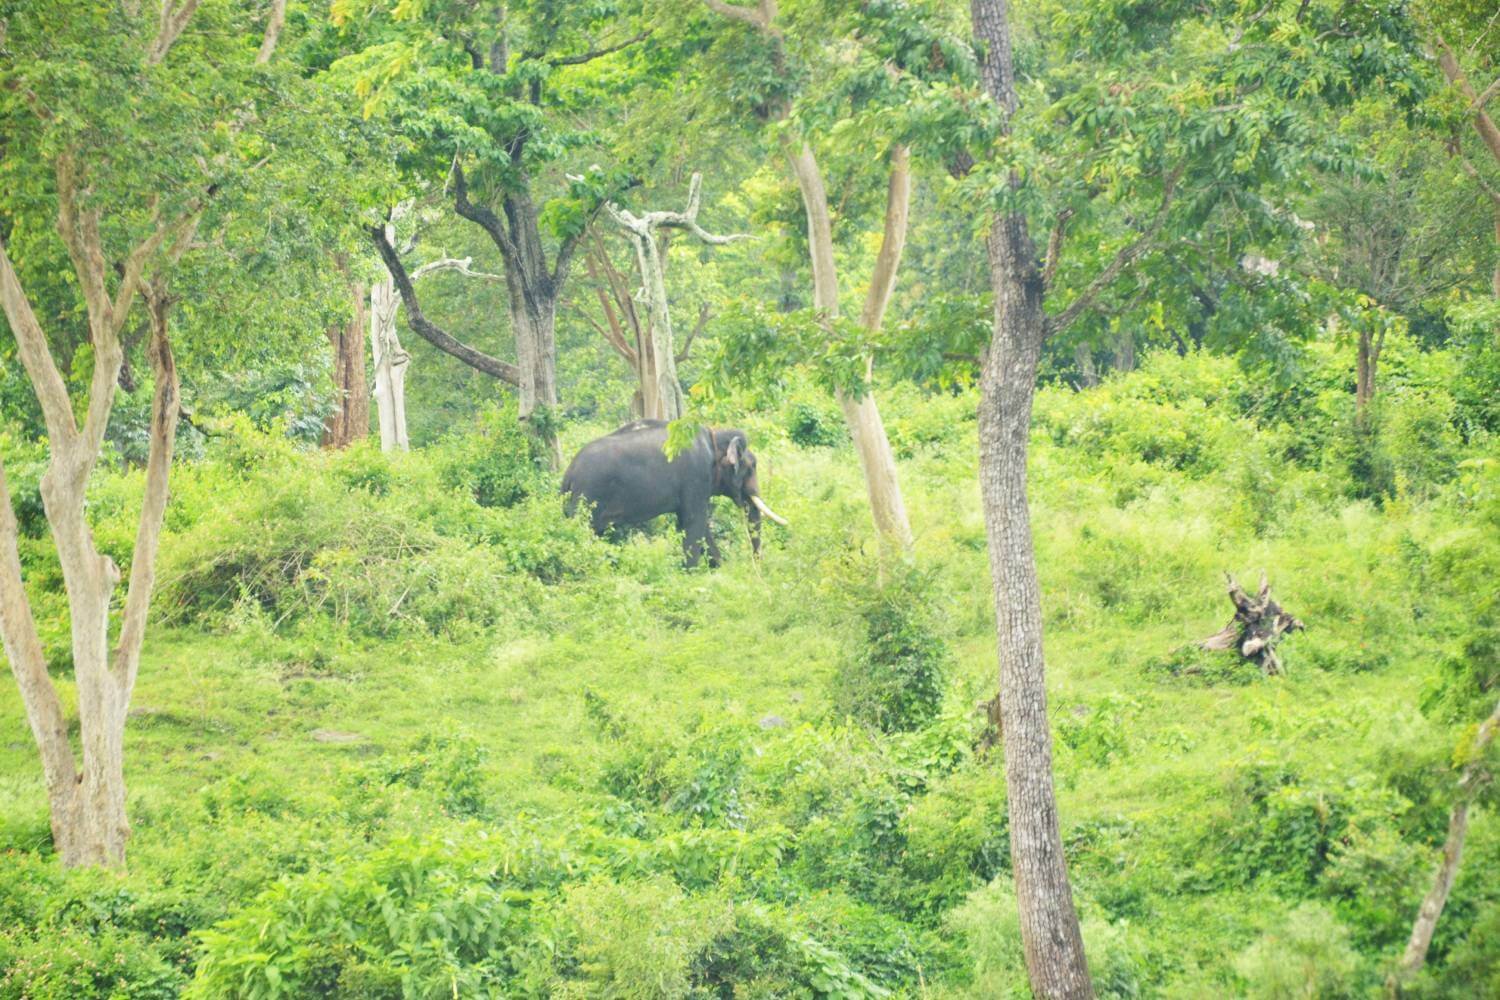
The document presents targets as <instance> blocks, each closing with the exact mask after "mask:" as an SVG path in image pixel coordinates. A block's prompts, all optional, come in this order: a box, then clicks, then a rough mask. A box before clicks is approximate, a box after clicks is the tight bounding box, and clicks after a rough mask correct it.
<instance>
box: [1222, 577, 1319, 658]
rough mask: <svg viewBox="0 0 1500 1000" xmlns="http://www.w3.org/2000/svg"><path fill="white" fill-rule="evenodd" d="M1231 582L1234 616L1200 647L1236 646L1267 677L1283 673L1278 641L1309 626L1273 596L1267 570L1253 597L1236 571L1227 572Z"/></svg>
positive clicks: (1228, 579) (1224, 648)
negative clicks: (1290, 613)
mask: <svg viewBox="0 0 1500 1000" xmlns="http://www.w3.org/2000/svg"><path fill="white" fill-rule="evenodd" d="M1224 579H1225V580H1226V581H1228V583H1229V599H1230V601H1232V602H1234V617H1233V618H1231V619H1229V623H1228V624H1227V625H1225V626H1224V627H1223V628H1221V629H1220V630H1219V631H1217V632H1215V633H1214V634H1213V635H1211V636H1209V637H1208V638H1207V639H1204V640H1202V641H1200V642H1199V643H1198V648H1199V649H1206V650H1228V649H1236V650H1238V651H1239V654H1240V655H1241V656H1243V657H1244V658H1245V659H1247V660H1253V661H1254V662H1255V663H1256V664H1257V665H1258V666H1259V667H1260V668H1261V670H1263V671H1265V673H1266V676H1268V677H1269V676H1274V675H1276V674H1280V673H1282V672H1283V667H1282V663H1281V658H1280V657H1279V656H1277V655H1276V643H1278V642H1279V641H1281V637H1282V636H1283V635H1285V634H1286V633H1288V632H1295V631H1297V630H1298V629H1303V628H1306V627H1307V626H1305V625H1303V624H1302V622H1301V621H1300V620H1298V619H1297V618H1294V617H1292V616H1291V615H1289V614H1287V612H1286V611H1285V610H1283V609H1282V607H1281V605H1279V604H1277V603H1276V601H1275V600H1273V599H1272V597H1271V585H1270V584H1269V583H1268V582H1267V581H1266V574H1265V571H1264V570H1262V571H1261V574H1260V590H1259V592H1257V593H1256V595H1255V596H1254V597H1253V598H1252V597H1251V596H1250V595H1249V594H1247V593H1245V589H1244V588H1243V587H1241V586H1240V585H1239V583H1238V582H1236V581H1235V578H1234V576H1233V575H1232V574H1229V573H1225V574H1224Z"/></svg>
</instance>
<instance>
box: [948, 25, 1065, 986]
mask: <svg viewBox="0 0 1500 1000" xmlns="http://www.w3.org/2000/svg"><path fill="white" fill-rule="evenodd" d="M1007 6H1008V5H1007V3H1006V0H972V6H971V15H972V17H973V23H974V34H975V36H976V38H977V39H978V40H979V41H980V42H981V43H982V44H983V45H984V47H985V49H986V51H985V53H984V60H983V62H982V64H981V75H982V77H983V79H984V82H985V86H986V89H987V90H988V91H989V93H990V96H991V97H992V98H993V99H994V100H995V103H996V104H998V105H999V106H1000V107H1001V109H1002V110H1003V111H1004V112H1005V113H1006V114H1007V116H1009V115H1012V114H1014V113H1015V108H1016V93H1015V75H1014V70H1013V68H1012V63H1011V48H1010V25H1009V20H1008V18H1009V12H1008V9H1007ZM1011 183H1012V184H1018V183H1019V181H1018V180H1017V179H1016V178H1014V177H1012V180H1011ZM987 249H988V252H989V262H990V282H991V285H992V286H993V288H994V293H995V320H994V323H995V328H994V334H993V337H992V340H991V343H990V347H989V350H988V352H987V354H986V357H985V361H984V366H983V368H982V369H981V373H980V404H979V483H980V496H981V500H982V503H983V506H984V517H985V530H986V534H987V537H988V540H989V553H990V574H991V577H992V578H993V583H994V592H995V628H996V638H997V645H998V650H999V660H1000V715H1001V719H1002V722H1003V725H1002V738H1003V741H1004V747H1005V782H1006V797H1007V802H1008V806H1009V818H1008V822H1009V826H1010V843H1011V867H1012V870H1013V872H1014V878H1015V886H1016V900H1017V903H1018V906H1019V910H1020V917H1021V945H1022V949H1023V951H1024V953H1025V956H1026V970H1027V975H1028V978H1029V979H1030V982H1031V989H1032V991H1033V993H1035V994H1036V996H1038V997H1041V998H1045V1000H1054V998H1086V997H1092V996H1093V995H1094V990H1093V985H1092V983H1091V982H1090V979H1089V971H1088V963H1087V960H1086V959H1085V957H1084V952H1083V938H1082V935H1081V933H1080V931H1079V927H1078V915H1077V912H1076V911H1075V909H1074V907H1073V893H1072V890H1071V888H1070V887H1069V885H1068V873H1067V864H1066V861H1065V859H1064V857H1063V848H1062V836H1061V833H1060V831H1059V827H1058V817H1057V799H1056V795H1055V793H1054V790H1053V785H1052V734H1051V730H1050V729H1049V727H1048V721H1047V684H1046V663H1045V660H1044V657H1043V650H1042V609H1041V590H1040V587H1039V585H1038V582H1037V575H1036V555H1035V552H1034V551H1033V548H1032V538H1031V515H1030V509H1029V507H1028V505H1027V496H1026V457H1027V448H1028V443H1029V439H1030V433H1031V404H1032V398H1033V395H1034V394H1035V391H1036V375H1037V366H1038V363H1039V361H1040V358H1041V350H1042V342H1043V340H1044V339H1045V337H1046V331H1047V317H1046V313H1045V311H1044V310H1043V304H1042V303H1043V282H1042V276H1041V272H1040V270H1039V268H1038V264H1037V254H1036V248H1035V246H1034V245H1033V244H1032V241H1031V237H1030V235H1029V233H1028V232H1027V228H1026V219H1025V217H1024V216H1022V215H1009V216H1003V217H999V218H997V219H996V220H995V221H994V223H993V225H992V227H991V229H990V235H989V239H988V244H987Z"/></svg>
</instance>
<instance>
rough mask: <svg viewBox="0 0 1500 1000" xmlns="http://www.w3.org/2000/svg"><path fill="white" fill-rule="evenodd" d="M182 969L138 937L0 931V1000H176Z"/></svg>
mask: <svg viewBox="0 0 1500 1000" xmlns="http://www.w3.org/2000/svg"><path fill="white" fill-rule="evenodd" d="M183 981H184V977H183V974H182V972H181V971H180V970H178V969H177V968H175V967H173V966H172V965H171V964H170V963H169V962H167V961H166V960H165V959H164V958H162V957H161V956H160V955H158V954H157V953H156V952H155V951H153V950H152V949H151V947H150V946H149V944H148V943H147V942H146V941H145V940H143V939H142V938H141V937H139V936H138V935H132V934H123V933H121V932H119V931H116V930H114V929H111V928H107V927H106V928H102V929H97V930H83V929H80V928H75V927H70V926H64V927H61V928H57V929H49V930H48V931H47V932H46V933H43V934H40V935H38V936H36V937H30V936H29V935H27V933H26V932H25V931H24V930H23V929H21V928H12V929H6V930H0V1000H91V998H94V997H97V998H99V1000H175V998H176V997H177V996H178V995H179V993H180V992H181V990H182V987H183Z"/></svg>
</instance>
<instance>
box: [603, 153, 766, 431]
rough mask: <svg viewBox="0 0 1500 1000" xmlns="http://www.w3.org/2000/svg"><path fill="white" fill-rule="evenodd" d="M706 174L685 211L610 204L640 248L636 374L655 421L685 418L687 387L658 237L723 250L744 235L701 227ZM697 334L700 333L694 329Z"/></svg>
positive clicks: (697, 178) (695, 182)
mask: <svg viewBox="0 0 1500 1000" xmlns="http://www.w3.org/2000/svg"><path fill="white" fill-rule="evenodd" d="M702 183H703V175H702V174H698V173H695V174H693V176H692V178H691V180H689V182H688V202H687V209H686V211H683V212H646V213H644V214H643V215H640V216H636V215H634V214H632V213H631V212H628V211H625V210H623V209H620V208H616V207H615V206H614V205H613V204H608V205H606V206H605V209H606V211H608V212H609V215H610V218H612V219H613V220H614V221H615V223H616V225H618V226H619V227H620V228H621V229H623V230H625V234H626V236H628V237H629V239H630V241H631V243H632V244H634V246H635V255H636V264H637V266H638V267H639V268H640V271H641V281H642V283H643V284H644V285H645V294H646V331H645V336H643V337H641V338H640V339H639V348H638V354H637V359H636V360H637V371H638V372H639V374H640V384H641V412H642V414H643V415H644V416H645V417H646V418H648V419H651V420H676V419H678V418H679V417H681V416H682V414H683V403H684V399H683V394H682V383H681V382H679V381H678V378H677V343H676V340H675V338H674V336H673V333H672V310H671V306H670V304H669V303H668V302H667V283H666V265H665V261H664V260H663V257H664V253H663V250H662V247H661V244H660V242H659V241H658V240H657V237H656V233H657V230H659V229H685V230H687V231H688V232H690V233H692V234H693V235H694V236H696V237H697V238H698V239H699V240H701V241H703V242H704V243H707V244H709V245H711V246H721V245H723V244H725V243H730V242H733V241H734V240H738V239H747V238H748V237H745V236H743V235H738V234H737V235H732V236H716V235H714V234H712V233H708V232H705V231H704V230H703V229H702V227H700V226H699V225H698V208H699V203H700V197H701V188H702ZM695 332H696V331H695Z"/></svg>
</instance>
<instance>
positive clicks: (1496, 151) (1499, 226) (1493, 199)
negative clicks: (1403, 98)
mask: <svg viewBox="0 0 1500 1000" xmlns="http://www.w3.org/2000/svg"><path fill="white" fill-rule="evenodd" d="M1434 39H1435V43H1436V44H1435V46H1434V47H1435V49H1436V50H1437V60H1438V67H1439V68H1440V69H1441V70H1442V71H1443V76H1444V77H1446V78H1447V80H1448V83H1449V84H1450V85H1452V86H1453V88H1454V89H1455V90H1457V91H1458V92H1459V94H1460V95H1461V96H1463V97H1464V98H1465V99H1466V100H1467V101H1468V102H1469V113H1470V116H1471V117H1472V119H1473V122H1474V131H1475V132H1477V133H1478V135H1479V139H1480V141H1481V142H1483V143H1484V147H1485V148H1486V149H1488V150H1489V152H1490V156H1491V157H1493V158H1494V161H1495V163H1496V164H1497V165H1500V126H1497V125H1496V124H1495V120H1494V119H1493V118H1491V117H1490V116H1489V113H1488V112H1487V111H1486V110H1485V108H1486V105H1487V104H1488V103H1489V102H1490V100H1492V99H1493V98H1494V96H1495V94H1496V92H1497V84H1496V83H1491V84H1490V85H1489V86H1488V87H1486V88H1485V89H1484V92H1483V93H1482V94H1478V93H1475V91H1474V85H1473V84H1472V83H1471V82H1470V81H1469V78H1468V76H1467V74H1465V73H1464V71H1463V67H1462V66H1460V65H1459V62H1458V57H1457V56H1456V55H1455V54H1454V52H1453V49H1452V48H1451V47H1450V46H1449V45H1448V43H1447V42H1446V41H1445V40H1444V39H1443V37H1442V36H1441V35H1435V36H1434ZM1458 155H1459V158H1460V162H1461V163H1462V164H1463V167H1464V171H1465V172H1466V173H1468V175H1469V176H1470V177H1472V178H1474V180H1475V182H1476V183H1478V184H1479V187H1480V189H1481V190H1482V191H1484V193H1485V196H1486V197H1488V198H1489V200H1490V207H1491V209H1492V211H1493V212H1494V214H1495V254H1496V256H1495V267H1494V271H1493V272H1492V273H1491V275H1490V291H1491V292H1492V293H1493V294H1494V295H1495V297H1496V298H1500V191H1497V190H1496V189H1495V188H1493V187H1491V186H1490V185H1489V184H1488V183H1487V182H1486V181H1485V179H1484V177H1483V175H1481V174H1480V173H1479V171H1478V170H1476V169H1475V168H1474V165H1473V164H1472V163H1470V162H1469V161H1468V159H1467V158H1464V156H1463V154H1462V153H1461V152H1460V153H1459V154H1458Z"/></svg>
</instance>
